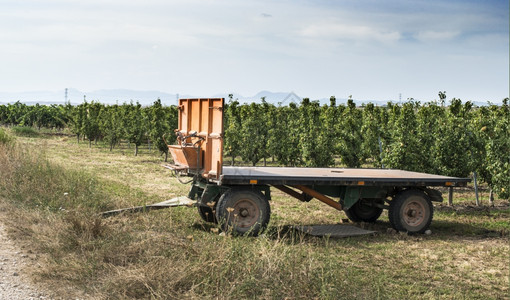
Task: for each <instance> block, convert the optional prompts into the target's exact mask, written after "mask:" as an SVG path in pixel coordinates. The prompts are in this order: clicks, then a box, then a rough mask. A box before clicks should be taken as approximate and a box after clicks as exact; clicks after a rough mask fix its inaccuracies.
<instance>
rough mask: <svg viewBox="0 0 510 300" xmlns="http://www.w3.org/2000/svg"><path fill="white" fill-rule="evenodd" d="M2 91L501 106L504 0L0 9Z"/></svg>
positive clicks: (29, 4) (248, 0) (101, 1)
mask: <svg viewBox="0 0 510 300" xmlns="http://www.w3.org/2000/svg"><path fill="white" fill-rule="evenodd" d="M0 45H1V47H0V70H1V71H0V92H8V93H14V92H27V91H59V90H64V89H65V88H75V89H79V90H82V91H94V90H100V89H131V90H140V91H144V90H155V91H162V92H168V93H179V94H187V95H194V96H197V97H210V96H213V95H216V94H218V93H237V94H241V95H244V96H250V95H255V94H256V93H258V92H259V91H261V90H268V91H273V92H291V91H294V92H295V93H296V94H298V95H300V96H301V97H309V98H311V99H319V98H325V97H329V96H332V95H334V96H336V97H337V98H347V97H349V96H350V95H352V97H353V98H355V99H361V100H399V98H401V99H402V100H405V99H408V98H414V99H416V100H420V101H431V100H434V99H438V92H439V91H446V94H447V98H448V99H451V98H453V97H455V98H460V99H462V100H465V101H467V100H471V101H484V102H485V101H491V102H494V103H498V102H501V100H502V99H503V98H506V97H508V96H509V1H508V0H487V1H478V0H477V1H472V0H462V1H457V0H447V1H442V0H428V1H425V0H405V1H404V0H386V1H380V0H366V1H362V0H352V1H349V0H346V1H326V0H293V1H290V0H288V1H287V0H271V1H266V0H257V1H253V0H243V1H239V0H215V1H212V0H144V1H142V0H122V1H120V0H86V1H73V0H32V1H30V0H2V2H1V4H0Z"/></svg>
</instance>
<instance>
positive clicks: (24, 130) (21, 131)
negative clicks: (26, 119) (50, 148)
mask: <svg viewBox="0 0 510 300" xmlns="http://www.w3.org/2000/svg"><path fill="white" fill-rule="evenodd" d="M11 131H12V133H13V134H14V135H16V136H24V137H36V136H39V132H37V131H36V130H35V129H34V128H32V127H28V126H14V127H12V128H11Z"/></svg>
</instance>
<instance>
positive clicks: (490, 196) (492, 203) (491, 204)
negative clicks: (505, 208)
mask: <svg viewBox="0 0 510 300" xmlns="http://www.w3.org/2000/svg"><path fill="white" fill-rule="evenodd" d="M489 205H490V206H494V193H493V192H492V189H491V190H490V192H489Z"/></svg>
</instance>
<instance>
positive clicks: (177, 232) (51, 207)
mask: <svg viewBox="0 0 510 300" xmlns="http://www.w3.org/2000/svg"><path fill="white" fill-rule="evenodd" d="M16 140H17V144H16V145H12V143H10V144H11V145H10V146H8V145H5V144H2V143H0V162H1V164H0V176H1V177H2V180H1V181H0V212H1V214H0V215H1V217H2V219H3V221H4V222H5V223H6V224H7V226H8V227H9V233H10V235H11V237H12V238H13V239H16V240H17V242H18V243H20V244H21V245H23V247H25V249H27V250H29V251H30V253H32V255H33V256H34V260H35V261H36V262H37V263H36V264H35V265H34V268H33V270H32V271H33V276H34V279H35V280H37V281H42V282H43V283H45V284H46V285H48V286H49V287H50V288H52V289H54V290H55V291H56V293H57V294H59V295H66V297H69V298H71V297H74V296H81V297H85V298H96V299H144V298H145V299H177V298H178V299H182V298H206V299H208V298H219V299H244V298H266V299H267V298H270V299H271V298H276V299H281V298H289V299H293V298H300V299H301V298H307V299H308V298H317V299H338V298H346V299H353V298H356V299H423V298H434V299H435V298H439V299H478V298H480V299H482V298H483V299H508V294H509V265H510V262H509V257H510V254H509V252H510V251H509V250H510V247H509V232H510V224H509V220H510V207H509V202H508V201H506V200H496V203H495V204H496V206H495V207H485V206H484V207H476V206H475V205H474V194H473V192H472V190H471V189H465V190H462V191H459V192H458V193H456V194H455V198H454V203H455V205H454V206H453V207H448V206H446V205H445V204H439V205H436V211H435V216H434V221H433V222H432V226H431V230H432V234H431V235H415V236H408V235H406V234H396V233H393V232H392V231H388V230H387V229H388V228H389V227H390V225H389V222H388V218H387V215H386V213H385V212H384V213H383V216H382V217H381V219H380V220H379V221H378V222H377V223H375V224H360V226H363V227H368V228H370V229H374V230H376V231H377V232H378V233H377V234H376V235H374V236H362V237H355V238H354V237H353V238H344V239H331V238H315V237H310V236H307V235H305V234H302V233H299V232H295V231H293V230H292V229H291V226H293V225H310V224H335V223H338V222H342V220H343V219H345V218H346V216H345V214H344V213H339V212H337V211H335V210H334V209H332V208H329V207H327V206H325V205H323V204H321V203H319V202H318V201H311V202H309V203H300V202H299V201H297V200H294V199H289V197H286V196H285V195H283V194H282V193H279V192H278V191H274V193H273V201H272V203H271V209H272V216H271V222H270V224H269V227H268V230H267V231H266V233H265V234H263V235H262V236H260V237H257V238H247V237H231V236H229V235H223V234H219V231H218V229H217V228H216V227H215V226H214V225H211V224H207V223H204V222H203V221H202V220H201V219H200V217H199V216H198V213H197V212H196V208H187V207H180V208H173V209H168V210H161V211H153V212H150V213H146V214H136V215H123V216H116V217H112V218H108V219H101V218H99V217H97V213H98V212H100V211H103V210H107V209H113V208H120V207H126V206H132V205H140V204H148V203H153V202H158V201H162V200H166V199H170V198H173V197H175V196H181V195H185V194H187V189H188V187H187V186H185V185H181V184H180V183H178V182H177V180H176V179H175V178H172V177H170V173H169V171H168V170H166V169H164V168H162V167H161V164H162V163H163V158H162V157H161V156H159V155H158V154H157V153H155V152H154V151H153V152H152V153H150V152H149V151H148V149H141V153H140V155H139V156H138V157H134V156H133V152H134V149H132V148H131V149H129V148H128V147H127V145H123V146H122V147H120V148H117V149H114V151H113V152H110V151H109V149H108V148H107V147H106V146H104V147H102V146H101V145H98V146H93V147H92V148H88V143H80V144H77V142H76V139H75V138H73V137H65V136H51V135H37V136H23V137H17V138H16ZM482 196H483V197H484V201H485V204H487V196H488V194H487V192H485V194H483V195H482Z"/></svg>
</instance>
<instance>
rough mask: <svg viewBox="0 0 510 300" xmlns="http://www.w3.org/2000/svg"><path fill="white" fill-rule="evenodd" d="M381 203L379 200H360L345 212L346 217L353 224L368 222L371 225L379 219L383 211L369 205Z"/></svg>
mask: <svg viewBox="0 0 510 300" xmlns="http://www.w3.org/2000/svg"><path fill="white" fill-rule="evenodd" d="M369 201H370V202H372V203H374V204H375V203H381V204H382V201H380V200H363V199H360V200H358V202H356V203H355V204H354V205H353V206H351V207H350V208H349V209H348V210H345V214H346V215H347V217H348V218H349V219H350V220H351V221H353V222H368V223H373V222H375V221H377V219H379V217H380V216H381V214H382V211H383V209H382V208H380V207H376V206H372V205H370V204H371V203H367V202H369Z"/></svg>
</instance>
